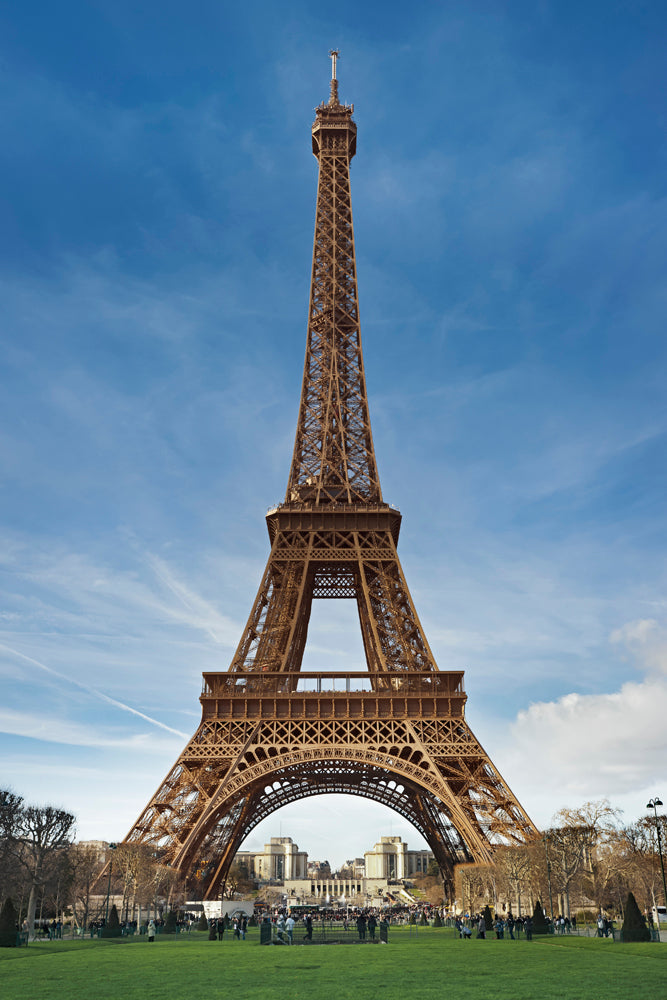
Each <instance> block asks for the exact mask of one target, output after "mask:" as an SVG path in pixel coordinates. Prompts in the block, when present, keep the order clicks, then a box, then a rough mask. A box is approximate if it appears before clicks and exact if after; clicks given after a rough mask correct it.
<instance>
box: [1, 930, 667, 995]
mask: <svg viewBox="0 0 667 1000" xmlns="http://www.w3.org/2000/svg"><path fill="white" fill-rule="evenodd" d="M0 994H1V995H2V997H3V998H6V1000H61V998H62V1000H91V998H92V1000H134V998H137V1000H217V998H224V1000H228V998H233V1000H251V998H252V1000H320V998H327V1000H328V998H329V997H331V998H332V1000H333V998H335V1000H406V998H415V1000H436V998H437V1000H444V998H447V997H451V998H453V1000H598V998H599V1000H629V998H632V997H635V996H636V997H641V1000H666V998H667V945H664V944H635V945H632V944H627V945H624V944H614V943H613V942H612V941H611V940H610V939H607V940H605V939H602V940H599V939H597V938H574V937H571V938H567V937H565V938H541V939H539V938H538V939H535V940H533V941H532V942H528V941H508V940H505V941H496V940H495V939H492V940H487V941H477V940H474V939H473V940H472V941H460V940H459V939H458V938H455V937H453V936H452V933H451V932H449V931H445V930H435V929H432V928H419V931H418V933H417V934H416V935H415V933H414V931H413V933H412V935H410V934H409V932H408V930H407V928H405V929H403V928H400V929H396V928H391V929H390V937H389V944H388V945H380V944H376V945H370V944H366V945H359V944H356V945H310V946H304V947H292V948H288V947H277V946H270V947H261V946H260V945H259V944H258V931H257V930H253V931H251V932H250V934H249V936H248V939H247V940H246V941H233V940H232V939H230V938H229V937H228V936H227V935H225V940H224V941H222V942H218V941H208V940H207V938H206V935H204V934H194V933H193V934H191V935H190V936H189V937H188V936H187V935H183V936H178V937H176V938H171V937H169V938H166V937H165V938H160V937H158V939H157V940H156V941H155V943H153V944H149V943H148V942H147V941H146V940H145V939H133V938H127V939H125V938H121V939H116V940H107V941H104V940H101V941H97V940H95V941H90V940H85V941H51V942H40V943H38V944H31V945H30V947H29V948H17V949H14V948H3V949H0Z"/></svg>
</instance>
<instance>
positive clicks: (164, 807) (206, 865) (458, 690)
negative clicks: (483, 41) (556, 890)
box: [126, 52, 536, 898]
mask: <svg viewBox="0 0 667 1000" xmlns="http://www.w3.org/2000/svg"><path fill="white" fill-rule="evenodd" d="M337 54H338V53H336V52H333V53H332V61H333V73H332V80H331V94H330V98H329V101H328V102H327V103H323V104H321V105H320V106H319V107H318V108H317V109H316V117H315V122H314V124H313V127H312V141H313V152H314V154H315V156H316V158H317V161H318V164H319V183H318V191H317V210H316V221H315V242H314V250H313V269H312V281H311V290H310V307H309V319H308V338H307V346H306V360H305V366H304V374H303V387H302V391H301V403H300V407H299V416H298V422H297V431H296V440H295V443H294V453H293V457H292V464H291V469H290V475H289V481H288V484H287V492H286V496H285V501H284V503H282V504H280V505H279V506H277V507H276V508H274V509H272V510H270V511H269V513H268V514H267V526H268V531H269V538H270V540H271V552H270V555H269V559H268V563H267V566H266V571H265V573H264V576H263V579H262V582H261V584H260V587H259V590H258V593H257V597H256V599H255V602H254V604H253V607H252V610H251V612H250V616H249V618H248V622H247V624H246V627H245V629H244V632H243V635H242V637H241V641H240V642H239V645H238V648H237V650H236V653H235V655H234V658H233V660H232V662H231V665H230V667H229V669H228V671H226V672H222V673H205V674H204V675H203V677H204V685H203V692H202V695H201V699H200V700H201V704H202V720H201V723H200V725H199V728H198V729H197V731H196V733H195V734H194V736H193V737H192V739H191V740H190V742H189V743H188V744H187V746H186V747H185V749H184V750H183V752H182V753H181V755H180V757H179V758H178V760H177V761H176V763H175V764H174V766H173V768H172V769H171V771H170V772H169V774H168V775H167V777H166V778H165V780H164V781H163V782H162V784H161V785H160V787H159V788H158V790H157V792H156V793H155V795H154V796H153V798H152V799H151V800H150V802H149V803H148V805H147V806H146V808H145V809H144V811H143V812H142V814H141V815H140V817H139V819H138V820H137V822H136V823H135V825H134V826H133V827H132V830H131V831H130V833H129V834H128V836H127V837H126V842H129V843H134V844H145V845H148V846H150V847H151V849H152V850H154V851H155V852H157V853H158V854H159V855H160V856H161V857H162V858H163V860H164V861H165V862H167V863H169V864H170V865H171V866H172V867H174V868H177V869H178V870H180V871H181V872H182V873H183V874H184V875H185V876H186V877H187V876H188V875H189V873H190V872H191V871H192V870H193V869H194V868H197V869H200V870H203V871H204V873H205V881H204V883H203V890H204V896H205V898H210V897H212V896H216V895H218V894H219V892H220V890H221V887H222V886H223V885H224V883H225V880H226V877H227V873H228V871H229V867H230V865H231V863H232V861H233V858H234V855H235V854H236V851H237V850H238V848H239V846H240V845H241V843H242V841H243V840H244V839H245V838H246V837H247V835H248V834H249V833H250V831H251V830H252V829H253V828H254V827H255V826H256V825H257V824H258V823H259V822H260V821H261V820H262V819H264V818H265V817H266V816H268V815H270V813H272V812H273V811H274V810H276V809H278V808H279V807H280V806H283V805H285V804H286V803H288V802H293V801H296V800H297V799H302V798H305V797H309V796H313V795H318V794H323V793H326V792H344V793H348V794H353V795H360V796H364V797H366V798H369V799H373V800H375V801H376V802H381V803H383V804H385V805H387V806H390V807H391V808H392V809H395V810H396V811H397V812H399V813H400V814H401V815H403V816H404V817H405V818H406V819H408V820H409V821H410V822H411V823H412V824H413V825H414V826H415V827H416V828H417V829H418V830H419V831H420V833H421V834H422V835H423V837H424V838H425V840H426V841H427V842H428V844H429V845H430V847H431V849H432V851H433V853H434V855H435V857H436V859H437V861H438V864H439V866H440V869H441V871H442V873H443V876H444V877H445V878H451V875H452V872H453V867H454V865H455V864H457V863H464V862H468V863H469V862H485V861H489V860H490V859H491V857H492V854H493V848H494V845H495V844H498V843H510V844H512V843H524V842H526V841H527V840H528V839H530V838H531V837H532V836H533V835H534V834H535V833H536V830H535V827H534V826H533V824H532V822H531V820H530V819H529V817H528V816H527V814H526V813H525V812H524V810H523V809H522V807H521V806H520V804H519V802H518V801H517V799H516V798H515V796H514V795H513V793H512V792H511V790H510V789H509V787H508V786H507V784H506V783H505V781H504V780H503V778H502V777H501V775H500V774H499V773H498V771H497V770H496V768H495V767H494V766H493V764H492V762H491V760H490V758H489V757H488V755H487V754H486V753H485V751H484V750H483V748H482V747H481V745H480V744H479V743H478V741H477V739H476V738H475V736H474V735H473V733H472V732H471V730H470V728H469V726H468V724H467V722H466V721H465V715H464V706H465V701H466V695H465V693H464V690H463V672H462V671H458V672H453V671H442V670H439V669H438V666H437V664H436V662H435V660H434V657H433V654H432V652H431V650H430V648H429V644H428V642H427V640H426V636H425V635H424V631H423V629H422V626H421V623H420V621H419V618H418V616H417V612H416V610H415V607H414V605H413V602H412V598H411V596H410V592H409V590H408V587H407V584H406V582H405V578H404V576H403V571H402V569H401V565H400V562H399V559H398V555H397V552H396V543H397V541H398V534H399V529H400V524H401V515H400V513H399V512H398V511H397V510H396V509H395V508H393V507H390V506H389V505H388V504H386V503H385V502H384V501H383V499H382V491H381V488H380V480H379V477H378V472H377V465H376V461H375V452H374V449H373V439H372V435H371V425H370V419H369V411H368V401H367V396H366V384H365V377H364V365H363V357H362V350H361V335H360V327H359V306H358V298H357V277H356V265H355V255H354V231H353V226H352V203H351V197H350V161H351V159H352V157H353V156H354V154H355V151H356V139H357V127H356V124H355V123H354V121H353V120H352V114H353V110H354V108H353V106H350V105H346V104H341V103H340V101H339V99H338V81H337V79H336V56H337ZM313 598H354V599H356V601H357V607H358V610H359V622H360V625H361V633H362V639H363V645H364V650H365V654H366V666H367V670H366V671H365V672H363V673H359V672H350V673H338V672H326V673H311V672H308V673H306V672H303V673H302V672H301V663H302V658H303V653H304V648H305V644H306V637H307V633H308V622H309V618H310V611H311V605H312V601H313Z"/></svg>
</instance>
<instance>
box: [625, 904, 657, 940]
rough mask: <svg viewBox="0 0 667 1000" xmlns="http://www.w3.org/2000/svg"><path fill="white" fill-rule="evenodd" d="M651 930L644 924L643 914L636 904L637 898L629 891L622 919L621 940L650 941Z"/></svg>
mask: <svg viewBox="0 0 667 1000" xmlns="http://www.w3.org/2000/svg"><path fill="white" fill-rule="evenodd" d="M650 940H651V932H650V930H649V929H648V927H647V926H646V921H645V920H644V917H643V914H642V912H641V910H640V909H639V907H638V906H637V900H636V899H635V897H634V896H633V894H632V893H631V892H629V893H628V898H627V900H626V903H625V918H624V920H623V941H650Z"/></svg>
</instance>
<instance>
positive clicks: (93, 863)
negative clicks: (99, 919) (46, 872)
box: [68, 844, 104, 930]
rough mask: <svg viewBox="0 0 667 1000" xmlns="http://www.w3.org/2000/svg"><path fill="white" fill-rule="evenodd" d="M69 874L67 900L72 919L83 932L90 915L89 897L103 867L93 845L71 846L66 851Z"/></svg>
mask: <svg viewBox="0 0 667 1000" xmlns="http://www.w3.org/2000/svg"><path fill="white" fill-rule="evenodd" d="M68 860H69V866H70V872H71V880H70V892H69V899H70V903H71V906H72V912H73V914H74V919H75V920H76V921H77V923H78V924H80V925H81V927H83V929H84V930H85V929H86V927H87V926H88V921H89V920H90V917H91V913H90V907H91V897H92V895H93V890H94V887H95V883H96V882H97V879H98V876H99V874H100V872H101V870H102V868H103V867H104V856H103V855H102V854H101V852H100V849H99V847H97V846H95V845H94V844H72V846H71V847H70V849H69V851H68Z"/></svg>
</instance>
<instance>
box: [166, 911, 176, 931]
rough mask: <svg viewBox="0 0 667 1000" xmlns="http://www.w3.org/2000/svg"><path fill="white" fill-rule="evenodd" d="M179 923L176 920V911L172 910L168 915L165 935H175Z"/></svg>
mask: <svg viewBox="0 0 667 1000" xmlns="http://www.w3.org/2000/svg"><path fill="white" fill-rule="evenodd" d="M177 925H178V921H177V919H176V911H175V910H170V911H169V913H168V914H167V919H166V920H165V922H164V932H165V934H175V933H176V928H177Z"/></svg>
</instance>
